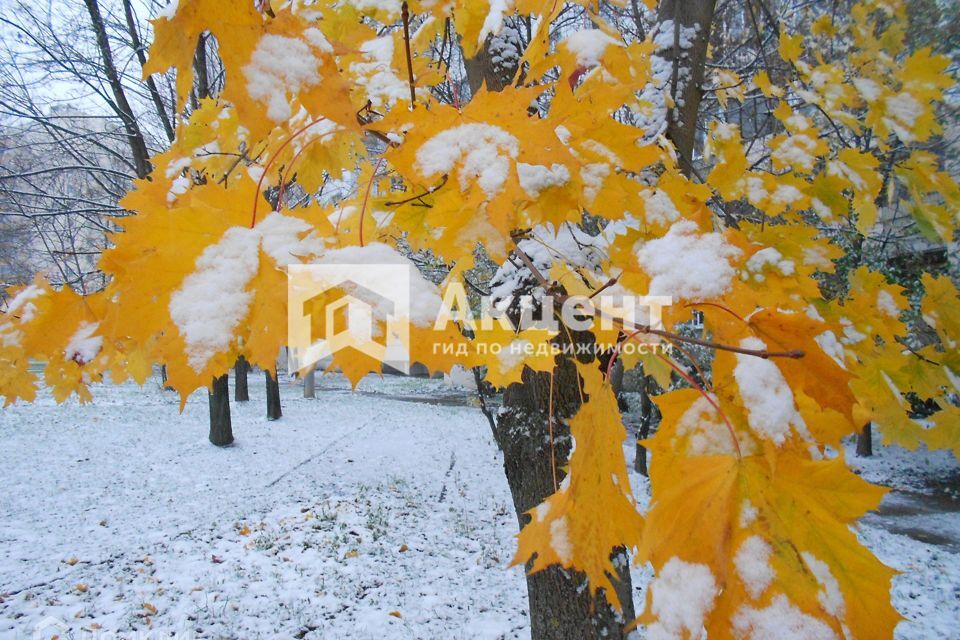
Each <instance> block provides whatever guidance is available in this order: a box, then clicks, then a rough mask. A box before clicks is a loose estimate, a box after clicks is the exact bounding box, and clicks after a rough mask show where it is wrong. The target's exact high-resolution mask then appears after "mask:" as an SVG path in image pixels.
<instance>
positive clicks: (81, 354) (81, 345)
mask: <svg viewBox="0 0 960 640" xmlns="http://www.w3.org/2000/svg"><path fill="white" fill-rule="evenodd" d="M99 327H100V323H99V322H81V323H80V326H79V328H77V330H76V332H74V334H73V335H72V336H70V341H69V342H68V343H67V347H66V348H65V349H64V350H63V356H64V358H66V359H67V360H75V361H76V362H77V364H86V363H88V362H90V361H91V360H93V359H94V358H96V357H97V354H98V353H100V349H101V347H103V336H95V335H93V334H94V333H95V332H96V331H97V329H98V328H99Z"/></svg>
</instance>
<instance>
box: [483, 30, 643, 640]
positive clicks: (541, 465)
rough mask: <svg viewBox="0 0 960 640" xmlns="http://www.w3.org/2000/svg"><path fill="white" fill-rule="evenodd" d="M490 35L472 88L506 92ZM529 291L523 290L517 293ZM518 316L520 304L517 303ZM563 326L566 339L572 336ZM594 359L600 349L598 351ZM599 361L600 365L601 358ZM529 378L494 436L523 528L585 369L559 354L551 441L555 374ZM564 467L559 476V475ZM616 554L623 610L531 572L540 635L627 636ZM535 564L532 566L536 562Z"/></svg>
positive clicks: (508, 402) (549, 482)
mask: <svg viewBox="0 0 960 640" xmlns="http://www.w3.org/2000/svg"><path fill="white" fill-rule="evenodd" d="M489 45H490V39H489V38H488V39H487V42H486V46H484V47H483V48H482V49H481V51H480V52H479V53H478V54H477V56H476V57H474V58H472V59H469V60H466V61H465V66H466V73H467V79H468V82H469V84H470V89H471V93H472V94H475V93H476V92H477V91H478V90H479V88H480V86H481V85H482V84H486V86H487V89H488V90H489V91H500V90H502V89H503V88H504V87H506V86H507V85H509V84H510V81H511V80H512V78H513V76H514V75H515V74H516V71H517V69H515V68H514V69H494V65H493V63H492V58H491V55H490V51H489ZM521 293H529V291H515V292H514V294H515V297H517V299H518V296H519V294H521ZM512 311H513V313H512V315H513V317H512V318H511V319H512V320H513V321H514V323H516V322H517V320H518V317H519V315H518V314H519V309H518V308H515V309H513V310H512ZM565 336H566V333H564V332H561V338H559V339H564V340H565V339H566V338H565ZM573 339H574V340H584V341H587V340H590V341H592V340H593V337H592V335H591V334H573ZM589 357H590V358H592V357H593V356H592V355H590V356H589ZM594 366H598V365H597V364H596V363H594ZM522 380H523V382H522V383H521V384H513V385H510V387H508V388H507V390H506V392H505V393H504V397H503V409H504V411H503V412H502V413H501V415H500V417H499V419H498V420H491V422H492V423H495V424H493V425H492V426H494V438H495V439H496V441H497V445H498V446H499V447H500V450H501V451H502V452H503V467H504V471H505V472H506V476H507V484H508V485H509V486H510V493H511V495H512V498H513V506H514V510H515V511H516V514H517V520H518V521H519V524H520V527H521V528H522V527H523V526H524V525H525V524H526V523H527V521H528V520H529V518H528V516H527V515H525V512H526V511H528V510H530V509H532V508H534V507H536V506H537V505H538V504H540V503H541V502H543V501H544V500H545V499H546V498H547V497H548V496H550V495H551V494H553V493H554V492H555V490H556V486H555V485H554V480H555V479H556V482H557V483H559V482H560V481H561V480H562V479H563V477H564V475H565V472H564V471H563V467H564V464H565V463H566V461H567V458H568V457H569V454H570V428H569V427H568V426H567V423H566V420H567V419H569V418H570V417H572V416H573V415H574V414H575V413H576V412H577V410H578V409H579V408H580V384H581V383H580V376H579V374H578V373H577V370H576V365H575V364H574V363H573V362H570V361H569V360H566V359H564V358H563V357H562V356H558V358H557V368H556V370H555V371H554V377H553V381H552V382H553V393H552V398H553V417H554V419H553V421H552V422H553V434H552V436H553V440H552V445H551V429H550V421H549V416H550V415H551V407H550V399H551V389H550V385H551V376H550V374H548V373H542V372H541V373H538V372H534V371H532V370H530V369H525V370H524V372H523V378H522ZM554 471H556V475H555V474H554ZM611 557H612V558H613V559H614V565H615V566H617V567H619V570H618V572H617V573H618V575H617V576H612V578H613V582H614V584H615V585H616V587H615V588H616V589H617V596H618V598H619V600H620V603H621V604H622V606H623V612H622V614H618V613H617V612H616V611H614V609H613V608H612V607H611V606H610V604H609V602H608V601H607V599H606V597H605V596H604V594H603V592H602V591H601V592H599V593H598V594H597V595H596V596H594V595H593V594H592V592H591V590H590V589H589V588H585V582H586V577H585V576H584V575H583V574H582V573H579V572H576V571H567V570H564V569H562V568H560V567H558V566H552V567H549V568H547V569H545V570H543V571H540V572H538V573H536V574H533V575H527V577H526V580H527V596H528V600H529V606H530V634H531V638H532V640H600V639H601V638H602V639H604V640H622V638H624V637H625V635H626V634H625V633H624V630H623V626H624V622H623V621H624V620H626V621H628V622H629V621H632V620H633V618H634V617H635V614H634V606H633V586H632V582H631V580H630V560H629V557H628V555H627V553H626V550H624V549H617V550H614V552H613V554H612V555H611ZM528 569H529V566H528Z"/></svg>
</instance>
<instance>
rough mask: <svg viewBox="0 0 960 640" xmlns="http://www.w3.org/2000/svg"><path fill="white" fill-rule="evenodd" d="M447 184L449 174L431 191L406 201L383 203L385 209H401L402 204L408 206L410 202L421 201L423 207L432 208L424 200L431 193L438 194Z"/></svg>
mask: <svg viewBox="0 0 960 640" xmlns="http://www.w3.org/2000/svg"><path fill="white" fill-rule="evenodd" d="M445 184H447V174H443V177H442V178H440V182H439V183H437V184H436V185H434V186H433V187H430V188H429V189H427V190H426V191H424V192H423V193H418V194H416V195H413V196H410V197H409V198H407V199H405V200H391V201H389V202H384V203H383V206H385V207H399V206H400V205H402V204H407V203H408V202H413V201H414V200H420V201H421V204H422V205H423V206H425V207H428V206H430V205H428V204H427V203H426V202H423V198H424V197H425V196H428V195H430V194H431V193H435V192H437V191H438V190H439V189H440V188H441V187H442V186H443V185H445Z"/></svg>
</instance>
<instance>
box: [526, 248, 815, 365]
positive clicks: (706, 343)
mask: <svg viewBox="0 0 960 640" xmlns="http://www.w3.org/2000/svg"><path fill="white" fill-rule="evenodd" d="M514 244H516V240H514ZM517 255H519V256H520V260H522V261H523V263H524V265H526V267H527V268H528V269H529V270H530V273H532V274H533V277H534V278H536V279H537V281H538V282H539V283H540V285H541V286H542V287H543V288H544V289H545V290H546V292H547V295H550V296H552V297H553V298H554V299H555V300H557V301H558V302H559V303H560V304H561V305H563V303H564V302H566V301H567V299H568V298H569V297H570V296H567V295H564V294H561V293H556V292H555V290H554V287H552V286H551V285H550V283H549V282H548V281H547V279H546V278H544V277H543V274H542V273H540V270H539V269H537V267H536V265H534V264H533V261H532V260H531V259H530V256H528V255H527V254H526V253H525V252H524V251H523V249H521V248H520V246H519V245H517ZM593 315H595V316H600V317H602V318H607V319H608V320H610V321H611V322H612V323H613V324H616V325H618V326H619V327H621V328H623V329H626V330H629V331H631V332H633V333H646V334H649V335H654V336H660V337H662V338H667V339H668V340H671V341H673V340H677V341H680V342H689V343H690V344H696V345H700V346H701V347H708V348H710V349H719V350H721V351H730V352H733V353H740V354H743V355H748V356H756V357H758V358H763V359H765V360H766V359H769V358H802V357H803V356H804V352H803V351H800V350H796V349H795V350H793V351H767V350H765V349H745V348H743V347H734V346H731V345H727V344H721V343H719V342H711V341H710V340H701V339H700V338H693V337H688V336H681V335H679V334H677V333H674V332H672V331H667V330H665V329H654V328H653V327H650V326H647V325H642V324H633V323H629V324H628V323H626V322H624V321H623V320H621V319H620V318H617V317H614V316H608V315H607V314H605V313H604V312H603V310H602V309H597V308H596V307H593Z"/></svg>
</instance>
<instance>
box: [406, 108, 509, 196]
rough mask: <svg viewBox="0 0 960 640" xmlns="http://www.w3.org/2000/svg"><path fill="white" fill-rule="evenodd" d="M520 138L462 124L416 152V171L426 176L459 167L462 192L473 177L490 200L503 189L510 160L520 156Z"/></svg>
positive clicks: (482, 125)
mask: <svg viewBox="0 0 960 640" xmlns="http://www.w3.org/2000/svg"><path fill="white" fill-rule="evenodd" d="M518 152H519V144H518V142H517V139H516V138H515V137H513V136H512V135H510V134H509V133H507V132H506V131H504V130H503V129H501V128H500V127H495V126H493V125H489V124H462V125H460V126H458V127H453V128H452V129H446V130H445V131H441V132H440V133H438V134H437V135H435V136H433V137H432V138H430V139H429V140H427V141H426V142H424V143H423V145H422V146H421V147H420V148H419V149H418V150H417V163H416V164H417V170H418V171H420V173H422V174H423V175H424V176H426V177H432V176H435V175H437V174H441V173H449V172H450V171H451V170H452V169H453V168H454V166H455V165H456V164H457V163H460V164H461V167H460V190H461V191H465V190H466V189H467V187H468V186H469V183H470V179H471V178H474V179H476V181H477V184H478V185H479V187H480V188H481V189H483V192H484V193H485V194H486V195H487V198H493V197H495V196H496V195H497V194H498V193H500V191H502V190H503V183H504V182H506V180H507V175H508V173H509V171H510V160H511V159H512V158H516V157H517V153H518Z"/></svg>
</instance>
